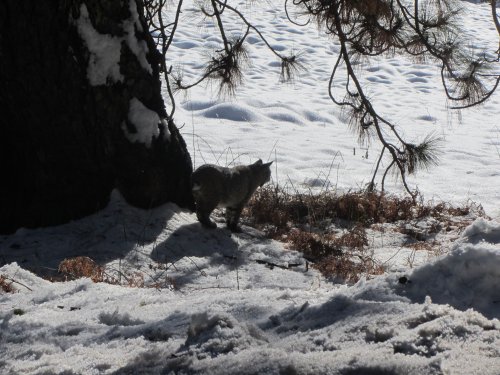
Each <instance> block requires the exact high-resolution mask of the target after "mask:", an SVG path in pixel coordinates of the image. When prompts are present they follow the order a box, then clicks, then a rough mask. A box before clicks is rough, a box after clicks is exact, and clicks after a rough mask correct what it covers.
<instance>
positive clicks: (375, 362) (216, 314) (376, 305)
mask: <svg viewBox="0 0 500 375" xmlns="http://www.w3.org/2000/svg"><path fill="white" fill-rule="evenodd" d="M244 229H245V230H244V233H242V234H238V235H232V236H231V234H230V233H229V232H228V231H227V230H224V229H218V230H213V231H208V230H206V229H203V228H202V227H201V226H200V224H199V223H197V222H196V218H195V215H194V214H192V213H189V212H185V211H182V210H180V209H178V208H177V207H176V206H174V205H166V206H163V207H160V208H158V209H155V210H152V211H149V212H147V211H142V210H138V209H134V208H131V207H129V206H127V205H126V204H125V203H124V201H123V199H122V198H121V197H120V195H119V194H118V193H114V194H113V197H112V201H111V203H110V205H109V206H108V207H107V208H106V209H105V210H103V211H102V212H100V213H98V214H96V215H93V216H92V217H89V218H86V219H82V220H79V221H76V222H73V223H69V224H66V225H63V226H59V227H53V228H47V229H39V230H20V231H18V232H17V233H16V234H15V235H12V236H8V237H2V238H1V241H2V242H1V243H0V244H1V250H2V252H1V254H0V255H1V256H2V257H3V258H4V259H6V260H8V261H10V262H12V263H9V264H7V265H5V266H3V267H1V268H0V274H2V275H5V276H8V277H10V278H12V279H14V280H16V281H17V282H18V283H17V284H14V286H15V287H16V288H17V289H18V292H17V293H15V294H1V295H0V306H1V308H0V325H1V331H0V340H1V341H0V343H1V348H2V349H1V350H0V366H1V367H2V368H3V370H2V374H57V373H72V374H124V373H130V374H157V373H166V374H174V373H176V374H178V373H180V374H234V373H241V374H282V373H291V374H295V373H297V374H419V375H420V374H443V373H446V374H475V373H477V374H492V375H494V374H498V370H499V369H500V322H499V320H498V318H499V317H500V308H499V306H498V304H499V301H500V293H499V291H498V288H496V286H498V285H499V283H500V273H499V271H498V270H500V223H497V222H492V221H485V220H483V219H478V220H477V221H475V222H474V223H473V224H472V225H471V226H470V227H468V228H467V230H466V231H465V232H464V233H463V235H462V236H461V237H460V238H459V239H458V240H457V241H456V243H455V245H454V248H453V249H452V251H451V252H450V253H449V254H448V255H445V256H442V257H440V258H437V259H435V260H434V261H432V262H430V263H428V264H426V265H423V266H421V267H419V268H416V269H414V270H410V269H406V270H402V271H400V272H393V273H389V274H387V275H382V276H378V277H375V278H373V279H371V280H365V279H363V280H361V281H360V282H358V283H357V284H356V285H354V286H351V287H348V286H345V285H334V284H332V283H330V282H328V281H327V280H324V279H323V278H322V277H321V276H320V275H319V274H318V273H317V272H315V271H313V270H312V269H309V270H307V269H306V265H305V261H304V259H302V257H301V255H300V253H296V252H294V251H290V250H285V249H283V247H282V245H281V244H279V243H277V242H274V241H270V240H267V239H264V238H262V237H261V236H260V234H259V232H257V231H254V230H252V229H251V228H247V227H244ZM76 255H87V256H91V257H93V258H94V259H96V260H97V261H98V262H100V263H101V264H103V263H106V264H107V266H106V269H107V272H109V273H110V274H115V275H118V272H121V273H122V274H123V275H130V272H131V271H134V270H136V271H141V272H144V274H145V275H146V277H145V280H144V281H145V283H146V284H147V285H150V286H151V285H153V284H155V283H161V282H163V281H165V280H167V278H169V280H174V282H175V285H176V289H172V288H161V289H156V288H154V287H149V288H140V289H138V288H130V287H123V286H117V285H109V284H103V283H99V284H96V283H93V282H92V281H91V280H88V279H80V280H76V281H69V282H59V283H50V282H48V281H46V280H43V279H41V278H40V277H38V276H36V275H35V274H33V273H31V272H29V271H27V270H26V269H25V268H30V269H33V270H34V271H36V272H38V273H39V274H43V273H44V271H45V272H46V271H47V269H50V268H54V267H56V266H57V264H58V262H59V261H60V260H61V259H62V258H63V257H69V256H76ZM155 261H163V262H168V264H170V266H169V267H168V268H167V269H163V270H161V269H155V268H154V267H152V266H154V265H155V264H157V263H155ZM20 265H21V266H22V267H23V268H21V266H20ZM270 265H274V267H270ZM288 266H290V267H289V268H286V267H288ZM402 276H405V277H407V279H408V280H410V281H409V282H406V283H401V282H400V278H401V277H402ZM156 285H157V284H156ZM28 288H29V289H28ZM16 309H18V310H16ZM15 311H17V313H15ZM21 314H22V315H21ZM65 371H66V372H65Z"/></svg>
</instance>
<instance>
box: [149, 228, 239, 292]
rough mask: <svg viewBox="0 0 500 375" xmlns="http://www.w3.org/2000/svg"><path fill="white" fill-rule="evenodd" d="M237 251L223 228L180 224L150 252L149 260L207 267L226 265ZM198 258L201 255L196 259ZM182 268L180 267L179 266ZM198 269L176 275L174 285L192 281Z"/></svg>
mask: <svg viewBox="0 0 500 375" xmlns="http://www.w3.org/2000/svg"><path fill="white" fill-rule="evenodd" d="M240 255H241V254H239V253H238V243H237V242H236V240H235V238H234V237H233V236H232V235H231V233H230V232H229V230H227V229H222V228H218V229H206V228H204V227H202V226H201V224H200V223H193V224H187V225H184V226H182V227H180V228H178V229H176V230H175V231H174V232H173V233H172V234H171V235H170V236H168V237H167V238H166V239H165V240H164V241H163V242H161V243H159V244H157V246H156V247H155V249H154V250H153V251H152V252H151V259H152V260H153V261H155V262H158V263H163V264H173V265H174V266H176V267H177V268H179V267H178V266H179V264H188V265H189V264H191V265H193V264H201V263H203V266H202V268H204V267H206V266H207V265H209V266H218V265H219V266H223V265H226V266H230V264H231V262H232V260H233V259H235V257H236V256H238V258H240ZM200 258H203V260H202V261H200ZM182 268H183V267H180V269H182ZM197 277H200V272H190V273H186V274H185V275H184V276H182V277H180V278H179V277H176V283H177V284H185V283H189V282H193V281H195V280H194V279H196V278H197Z"/></svg>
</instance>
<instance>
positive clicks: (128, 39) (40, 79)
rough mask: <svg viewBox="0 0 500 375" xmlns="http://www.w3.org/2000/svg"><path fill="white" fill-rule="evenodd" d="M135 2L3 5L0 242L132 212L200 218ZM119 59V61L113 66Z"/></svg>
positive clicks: (27, 0) (11, 0)
mask: <svg viewBox="0 0 500 375" xmlns="http://www.w3.org/2000/svg"><path fill="white" fill-rule="evenodd" d="M142 14H143V10H142V5H141V1H140V0H138V1H137V3H136V1H135V0H107V1H95V0H50V1H31V0H2V1H1V2H0V124H1V126H0V165H1V168H2V178H1V180H0V233H9V232H12V231H14V230H16V229H17V228H19V227H37V226H45V225H54V224H59V223H63V222H65V221H68V220H71V219H75V218H79V217H82V216H84V215H88V214H90V213H93V212H95V211H97V210H99V209H101V208H102V207H103V206H105V205H106V204H107V202H108V199H109V195H110V192H111V190H112V189H113V188H115V187H117V188H118V189H119V190H120V191H121V193H122V194H123V195H124V197H125V198H126V199H127V201H128V202H129V203H131V204H133V205H136V206H139V207H143V208H150V207H153V206H157V205H159V204H161V203H164V202H166V201H172V202H175V203H178V204H179V205H181V206H191V205H192V198H191V193H190V189H189V185H190V176H191V171H192V165H191V160H190V157H189V154H188V152H187V149H186V145H185V143H184V141H183V139H182V137H181V136H180V134H179V132H178V130H177V128H176V127H175V125H174V123H173V122H172V121H170V122H169V123H166V122H165V121H163V120H161V119H165V118H166V117H167V116H166V111H165V106H164V102H163V99H162V97H161V87H160V86H161V81H160V75H159V64H158V57H157V52H156V49H155V47H154V44H153V41H152V39H151V36H150V35H149V33H148V32H147V28H146V26H145V24H144V20H143V18H142V16H141V15H142ZM113 59H114V60H113Z"/></svg>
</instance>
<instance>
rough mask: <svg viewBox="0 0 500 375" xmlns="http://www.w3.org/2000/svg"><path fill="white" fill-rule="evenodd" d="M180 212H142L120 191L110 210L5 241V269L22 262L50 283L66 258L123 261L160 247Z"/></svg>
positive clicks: (0, 261) (0, 254) (0, 247)
mask: <svg viewBox="0 0 500 375" xmlns="http://www.w3.org/2000/svg"><path fill="white" fill-rule="evenodd" d="M178 210H179V208H177V206H175V205H171V204H166V205H163V206H160V207H158V208H155V209H151V210H143V209H138V208H135V207H132V206H130V205H128V204H127V203H126V202H125V200H124V199H123V198H122V197H121V195H120V194H119V193H118V192H116V191H115V192H113V193H112V196H111V199H110V203H109V204H108V206H107V207H106V208H104V209H103V210H101V211H99V212H97V213H95V214H93V215H90V216H88V217H85V218H82V219H79V220H75V221H72V222H69V223H67V224H63V225H58V226H53V227H47V228H38V229H20V230H18V231H17V232H16V233H15V234H13V235H9V236H0V266H2V265H4V264H9V263H12V262H16V263H17V264H19V265H20V266H21V267H23V268H25V269H27V270H29V271H31V272H33V273H35V274H36V275H38V276H40V277H45V278H50V277H51V276H57V275H58V266H59V264H60V262H61V261H63V260H64V259H66V258H72V257H79V256H86V257H89V258H91V259H92V260H94V261H95V262H96V263H97V264H100V265H102V264H106V263H108V262H111V261H113V260H116V259H123V258H124V257H126V256H127V254H129V253H130V252H131V251H132V250H134V249H136V248H137V247H138V245H144V244H148V243H152V242H154V241H155V240H156V238H157V237H158V235H159V234H160V233H161V232H162V231H163V230H164V229H165V225H166V223H167V222H168V221H169V220H170V219H171V218H172V216H173V215H174V214H175V212H176V211H178Z"/></svg>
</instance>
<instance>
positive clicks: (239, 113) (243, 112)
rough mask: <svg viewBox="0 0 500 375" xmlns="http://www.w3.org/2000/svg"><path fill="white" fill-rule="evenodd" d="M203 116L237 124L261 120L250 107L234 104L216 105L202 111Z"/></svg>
mask: <svg viewBox="0 0 500 375" xmlns="http://www.w3.org/2000/svg"><path fill="white" fill-rule="evenodd" d="M203 116H204V117H206V118H218V119H222V120H231V121H237V122H250V121H259V120H261V116H260V115H258V114H257V113H256V112H255V110H254V109H252V108H251V107H249V106H246V105H241V104H234V103H223V104H216V105H214V106H213V107H211V108H208V109H206V110H205V111H203Z"/></svg>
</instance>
